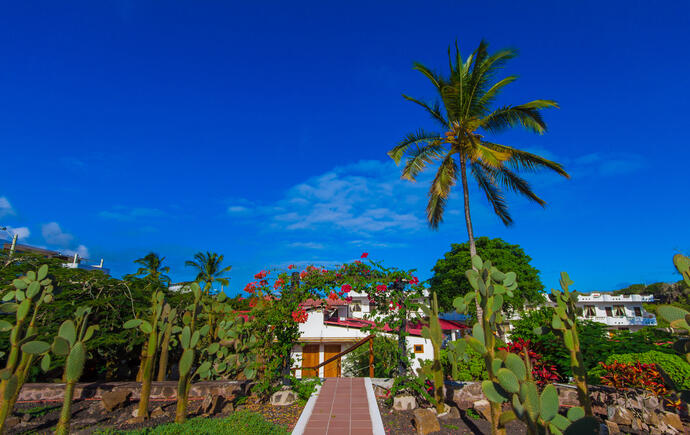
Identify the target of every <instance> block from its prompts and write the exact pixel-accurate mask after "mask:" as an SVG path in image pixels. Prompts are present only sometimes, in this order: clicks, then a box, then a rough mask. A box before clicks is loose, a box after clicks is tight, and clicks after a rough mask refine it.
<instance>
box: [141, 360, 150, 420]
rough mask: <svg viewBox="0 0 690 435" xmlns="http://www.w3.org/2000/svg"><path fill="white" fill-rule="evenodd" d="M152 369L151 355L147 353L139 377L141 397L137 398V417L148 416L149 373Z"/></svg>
mask: <svg viewBox="0 0 690 435" xmlns="http://www.w3.org/2000/svg"><path fill="white" fill-rule="evenodd" d="M152 371H153V356H152V355H147V356H146V361H145V362H144V371H143V373H142V379H141V398H140V399H139V414H138V416H139V418H148V417H149V398H150V397H151V377H152V376H151V375H152V373H151V372H152Z"/></svg>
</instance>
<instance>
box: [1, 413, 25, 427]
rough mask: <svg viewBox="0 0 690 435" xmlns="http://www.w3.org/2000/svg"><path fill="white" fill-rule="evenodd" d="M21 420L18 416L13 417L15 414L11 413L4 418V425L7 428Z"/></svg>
mask: <svg viewBox="0 0 690 435" xmlns="http://www.w3.org/2000/svg"><path fill="white" fill-rule="evenodd" d="M21 422H22V421H21V419H20V418H19V417H15V416H13V415H11V416H9V417H7V418H6V419H5V426H6V427H7V428H11V427H14V426H16V425H18V424H19V423H21Z"/></svg>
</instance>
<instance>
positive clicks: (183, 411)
mask: <svg viewBox="0 0 690 435" xmlns="http://www.w3.org/2000/svg"><path fill="white" fill-rule="evenodd" d="M191 288H192V293H193V295H194V302H193V303H192V305H191V306H190V307H189V311H187V312H186V313H185V314H184V316H183V317H182V322H183V324H184V326H183V327H182V329H181V330H180V333H179V338H178V339H179V343H180V347H181V348H182V356H181V357H180V362H179V371H180V378H179V380H178V382H177V406H176V410H175V422H176V423H183V422H184V421H185V420H186V419H187V403H188V399H189V389H190V387H191V384H192V380H193V379H194V377H195V376H197V377H199V378H202V379H208V378H209V377H210V371H211V362H209V361H204V362H202V363H201V364H199V365H198V367H197V368H196V370H195V371H194V372H192V369H193V368H194V366H195V364H197V363H198V361H197V356H198V350H199V349H201V347H202V343H203V342H204V341H205V340H204V338H207V337H208V336H209V332H210V330H211V328H210V326H209V325H208V324H206V325H204V326H202V327H201V328H198V329H197V327H196V320H197V314H198V312H199V308H200V306H199V304H200V302H201V298H202V293H201V288H200V287H199V284H198V283H193V284H192V285H191Z"/></svg>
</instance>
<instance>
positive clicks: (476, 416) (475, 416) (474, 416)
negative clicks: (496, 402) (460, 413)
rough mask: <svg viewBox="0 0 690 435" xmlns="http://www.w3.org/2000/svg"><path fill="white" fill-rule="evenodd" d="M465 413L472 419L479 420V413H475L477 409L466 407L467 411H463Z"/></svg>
mask: <svg viewBox="0 0 690 435" xmlns="http://www.w3.org/2000/svg"><path fill="white" fill-rule="evenodd" d="M465 415H467V416H468V417H469V418H471V419H473V420H479V419H480V418H481V417H480V416H479V414H477V411H475V410H474V409H472V408H470V409H468V410H467V411H465Z"/></svg>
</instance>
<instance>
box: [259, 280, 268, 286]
mask: <svg viewBox="0 0 690 435" xmlns="http://www.w3.org/2000/svg"><path fill="white" fill-rule="evenodd" d="M267 285H268V281H266V280H265V279H262V280H261V281H259V286H261V287H266V286H267Z"/></svg>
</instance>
